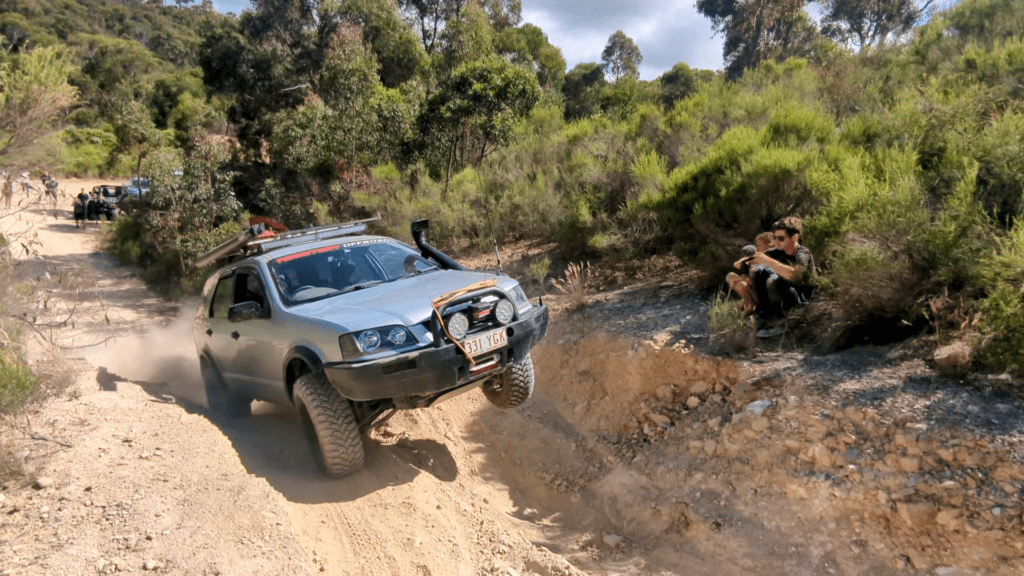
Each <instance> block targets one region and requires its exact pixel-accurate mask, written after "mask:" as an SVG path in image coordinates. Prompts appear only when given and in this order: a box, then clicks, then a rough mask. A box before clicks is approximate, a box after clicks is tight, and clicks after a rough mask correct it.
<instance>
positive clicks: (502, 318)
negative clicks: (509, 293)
mask: <svg viewBox="0 0 1024 576" xmlns="http://www.w3.org/2000/svg"><path fill="white" fill-rule="evenodd" d="M515 311H516V309H515V307H514V306H512V303H511V302H509V301H508V300H498V304H497V305H496V306H495V307H494V317H495V318H497V320H498V322H501V323H502V324H508V323H509V322H511V321H512V316H513V315H514V314H515Z"/></svg>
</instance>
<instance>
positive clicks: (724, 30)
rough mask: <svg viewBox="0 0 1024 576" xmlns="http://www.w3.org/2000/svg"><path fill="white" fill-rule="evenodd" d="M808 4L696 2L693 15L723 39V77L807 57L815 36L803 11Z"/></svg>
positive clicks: (798, 0) (784, 0)
mask: <svg viewBox="0 0 1024 576" xmlns="http://www.w3.org/2000/svg"><path fill="white" fill-rule="evenodd" d="M807 4H808V0H697V5H696V6H697V11H698V12H700V13H701V14H703V15H705V16H706V17H708V18H709V19H710V20H711V27H712V29H713V30H714V31H715V32H717V33H718V34H721V35H723V36H724V37H725V43H724V48H723V57H724V59H725V62H726V74H727V76H728V77H729V78H732V79H735V78H738V77H739V76H741V75H742V74H743V71H744V70H747V69H748V68H755V67H757V65H758V64H760V63H761V62H763V61H765V60H768V59H774V60H784V59H786V58H789V57H791V56H799V55H805V54H807V53H808V52H809V51H810V49H811V46H812V44H813V42H814V41H815V40H816V39H817V37H818V35H819V33H818V30H817V26H816V25H815V23H814V22H813V21H812V20H811V19H810V17H809V16H808V15H807V12H806V10H805V7H806V5H807Z"/></svg>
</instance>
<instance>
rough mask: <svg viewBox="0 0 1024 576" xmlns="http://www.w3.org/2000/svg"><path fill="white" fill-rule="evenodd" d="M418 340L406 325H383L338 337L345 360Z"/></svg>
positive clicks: (393, 348)
mask: <svg viewBox="0 0 1024 576" xmlns="http://www.w3.org/2000/svg"><path fill="white" fill-rule="evenodd" d="M416 342H417V340H416V337H415V336H413V335H412V333H411V332H409V329H408V328H406V327H405V326H382V327H380V328H371V329H369V330H362V331H360V332H352V333H349V334H342V335H341V336H339V337H338V344H339V345H340V346H341V355H342V357H343V358H344V359H345V360H354V359H356V358H360V357H362V356H367V355H370V354H376V353H378V352H386V351H388V350H396V349H398V348H402V347H404V346H408V345H410V344H415V343H416Z"/></svg>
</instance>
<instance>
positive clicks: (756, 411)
mask: <svg viewBox="0 0 1024 576" xmlns="http://www.w3.org/2000/svg"><path fill="white" fill-rule="evenodd" d="M771 405H772V401H771V400H757V401H755V402H751V403H750V404H747V412H750V413H751V414H753V415H755V416H760V415H761V414H762V413H764V411H765V410H767V409H768V407H769V406H771Z"/></svg>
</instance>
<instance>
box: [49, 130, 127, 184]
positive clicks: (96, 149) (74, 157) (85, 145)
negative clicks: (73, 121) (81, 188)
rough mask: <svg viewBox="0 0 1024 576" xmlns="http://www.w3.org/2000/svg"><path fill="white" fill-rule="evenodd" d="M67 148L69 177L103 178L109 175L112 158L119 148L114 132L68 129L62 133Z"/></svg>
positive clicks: (67, 171) (67, 172) (66, 169)
mask: <svg viewBox="0 0 1024 576" xmlns="http://www.w3.org/2000/svg"><path fill="white" fill-rule="evenodd" d="M62 139H63V141H64V145H65V146H66V157H67V162H66V165H65V173H66V174H67V175H68V176H79V177H81V176H101V175H105V174H109V173H110V172H109V168H110V156H111V153H113V151H114V149H115V148H117V137H116V136H114V134H113V133H112V132H109V131H106V130H101V129H97V128H74V127H71V128H67V129H65V130H64V132H63V133H62Z"/></svg>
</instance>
